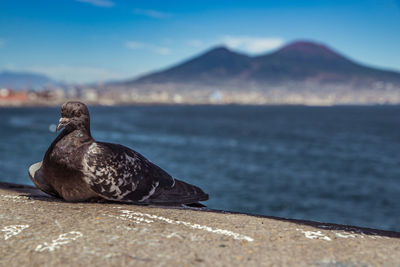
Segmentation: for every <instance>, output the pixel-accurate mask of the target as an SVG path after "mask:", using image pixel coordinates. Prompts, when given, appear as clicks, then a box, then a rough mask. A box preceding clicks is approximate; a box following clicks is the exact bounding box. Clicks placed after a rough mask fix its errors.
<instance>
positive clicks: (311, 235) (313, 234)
mask: <svg viewBox="0 0 400 267" xmlns="http://www.w3.org/2000/svg"><path fill="white" fill-rule="evenodd" d="M296 230H297V231H301V232H302V233H303V234H304V236H305V237H307V238H309V239H322V240H326V241H331V240H332V239H331V238H330V237H328V236H326V235H323V234H322V232H321V231H317V232H313V231H303V230H302V229H298V228H296Z"/></svg>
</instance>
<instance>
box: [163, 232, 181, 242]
mask: <svg viewBox="0 0 400 267" xmlns="http://www.w3.org/2000/svg"><path fill="white" fill-rule="evenodd" d="M166 237H167V238H172V237H176V238H178V239H181V240H182V239H183V237H182V236H180V235H179V234H177V233H175V232H174V233H171V234H169V235H167V236H166Z"/></svg>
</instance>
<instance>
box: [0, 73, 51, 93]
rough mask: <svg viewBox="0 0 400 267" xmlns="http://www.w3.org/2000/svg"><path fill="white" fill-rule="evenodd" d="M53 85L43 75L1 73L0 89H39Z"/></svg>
mask: <svg viewBox="0 0 400 267" xmlns="http://www.w3.org/2000/svg"><path fill="white" fill-rule="evenodd" d="M50 83H53V80H51V79H50V78H49V77H47V76H45V75H43V74H37V73H31V72H11V71H3V72H0V87H5V88H10V89H39V88H41V87H43V86H45V85H47V84H50Z"/></svg>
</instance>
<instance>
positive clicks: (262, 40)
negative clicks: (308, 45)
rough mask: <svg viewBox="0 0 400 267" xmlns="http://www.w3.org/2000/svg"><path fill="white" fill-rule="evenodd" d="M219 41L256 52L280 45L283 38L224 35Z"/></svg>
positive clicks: (234, 47) (230, 46)
mask: <svg viewBox="0 0 400 267" xmlns="http://www.w3.org/2000/svg"><path fill="white" fill-rule="evenodd" d="M221 42H222V43H223V44H224V45H226V46H228V47H229V48H232V49H238V50H242V51H245V52H248V53H251V54H258V53H263V52H267V51H270V50H273V49H275V48H278V47H280V46H281V45H283V43H284V40H283V39H282V38H269V37H249V36H231V35H226V36H223V37H222V38H221Z"/></svg>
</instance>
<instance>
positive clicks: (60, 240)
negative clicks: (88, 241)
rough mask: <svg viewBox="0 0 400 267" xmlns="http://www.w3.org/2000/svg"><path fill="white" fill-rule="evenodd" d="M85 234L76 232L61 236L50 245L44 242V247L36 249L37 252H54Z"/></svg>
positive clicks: (39, 246)
mask: <svg viewBox="0 0 400 267" xmlns="http://www.w3.org/2000/svg"><path fill="white" fill-rule="evenodd" d="M82 236H83V234H82V233H81V232H76V231H71V232H69V233H65V234H61V235H59V236H58V238H57V239H54V240H53V241H52V242H51V243H50V244H49V243H47V242H44V243H43V244H42V245H38V246H37V247H36V249H35V251H38V252H43V251H45V250H48V251H54V250H56V249H58V248H60V246H62V245H66V244H68V243H70V242H71V241H74V240H77V239H78V238H81V237H82Z"/></svg>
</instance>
